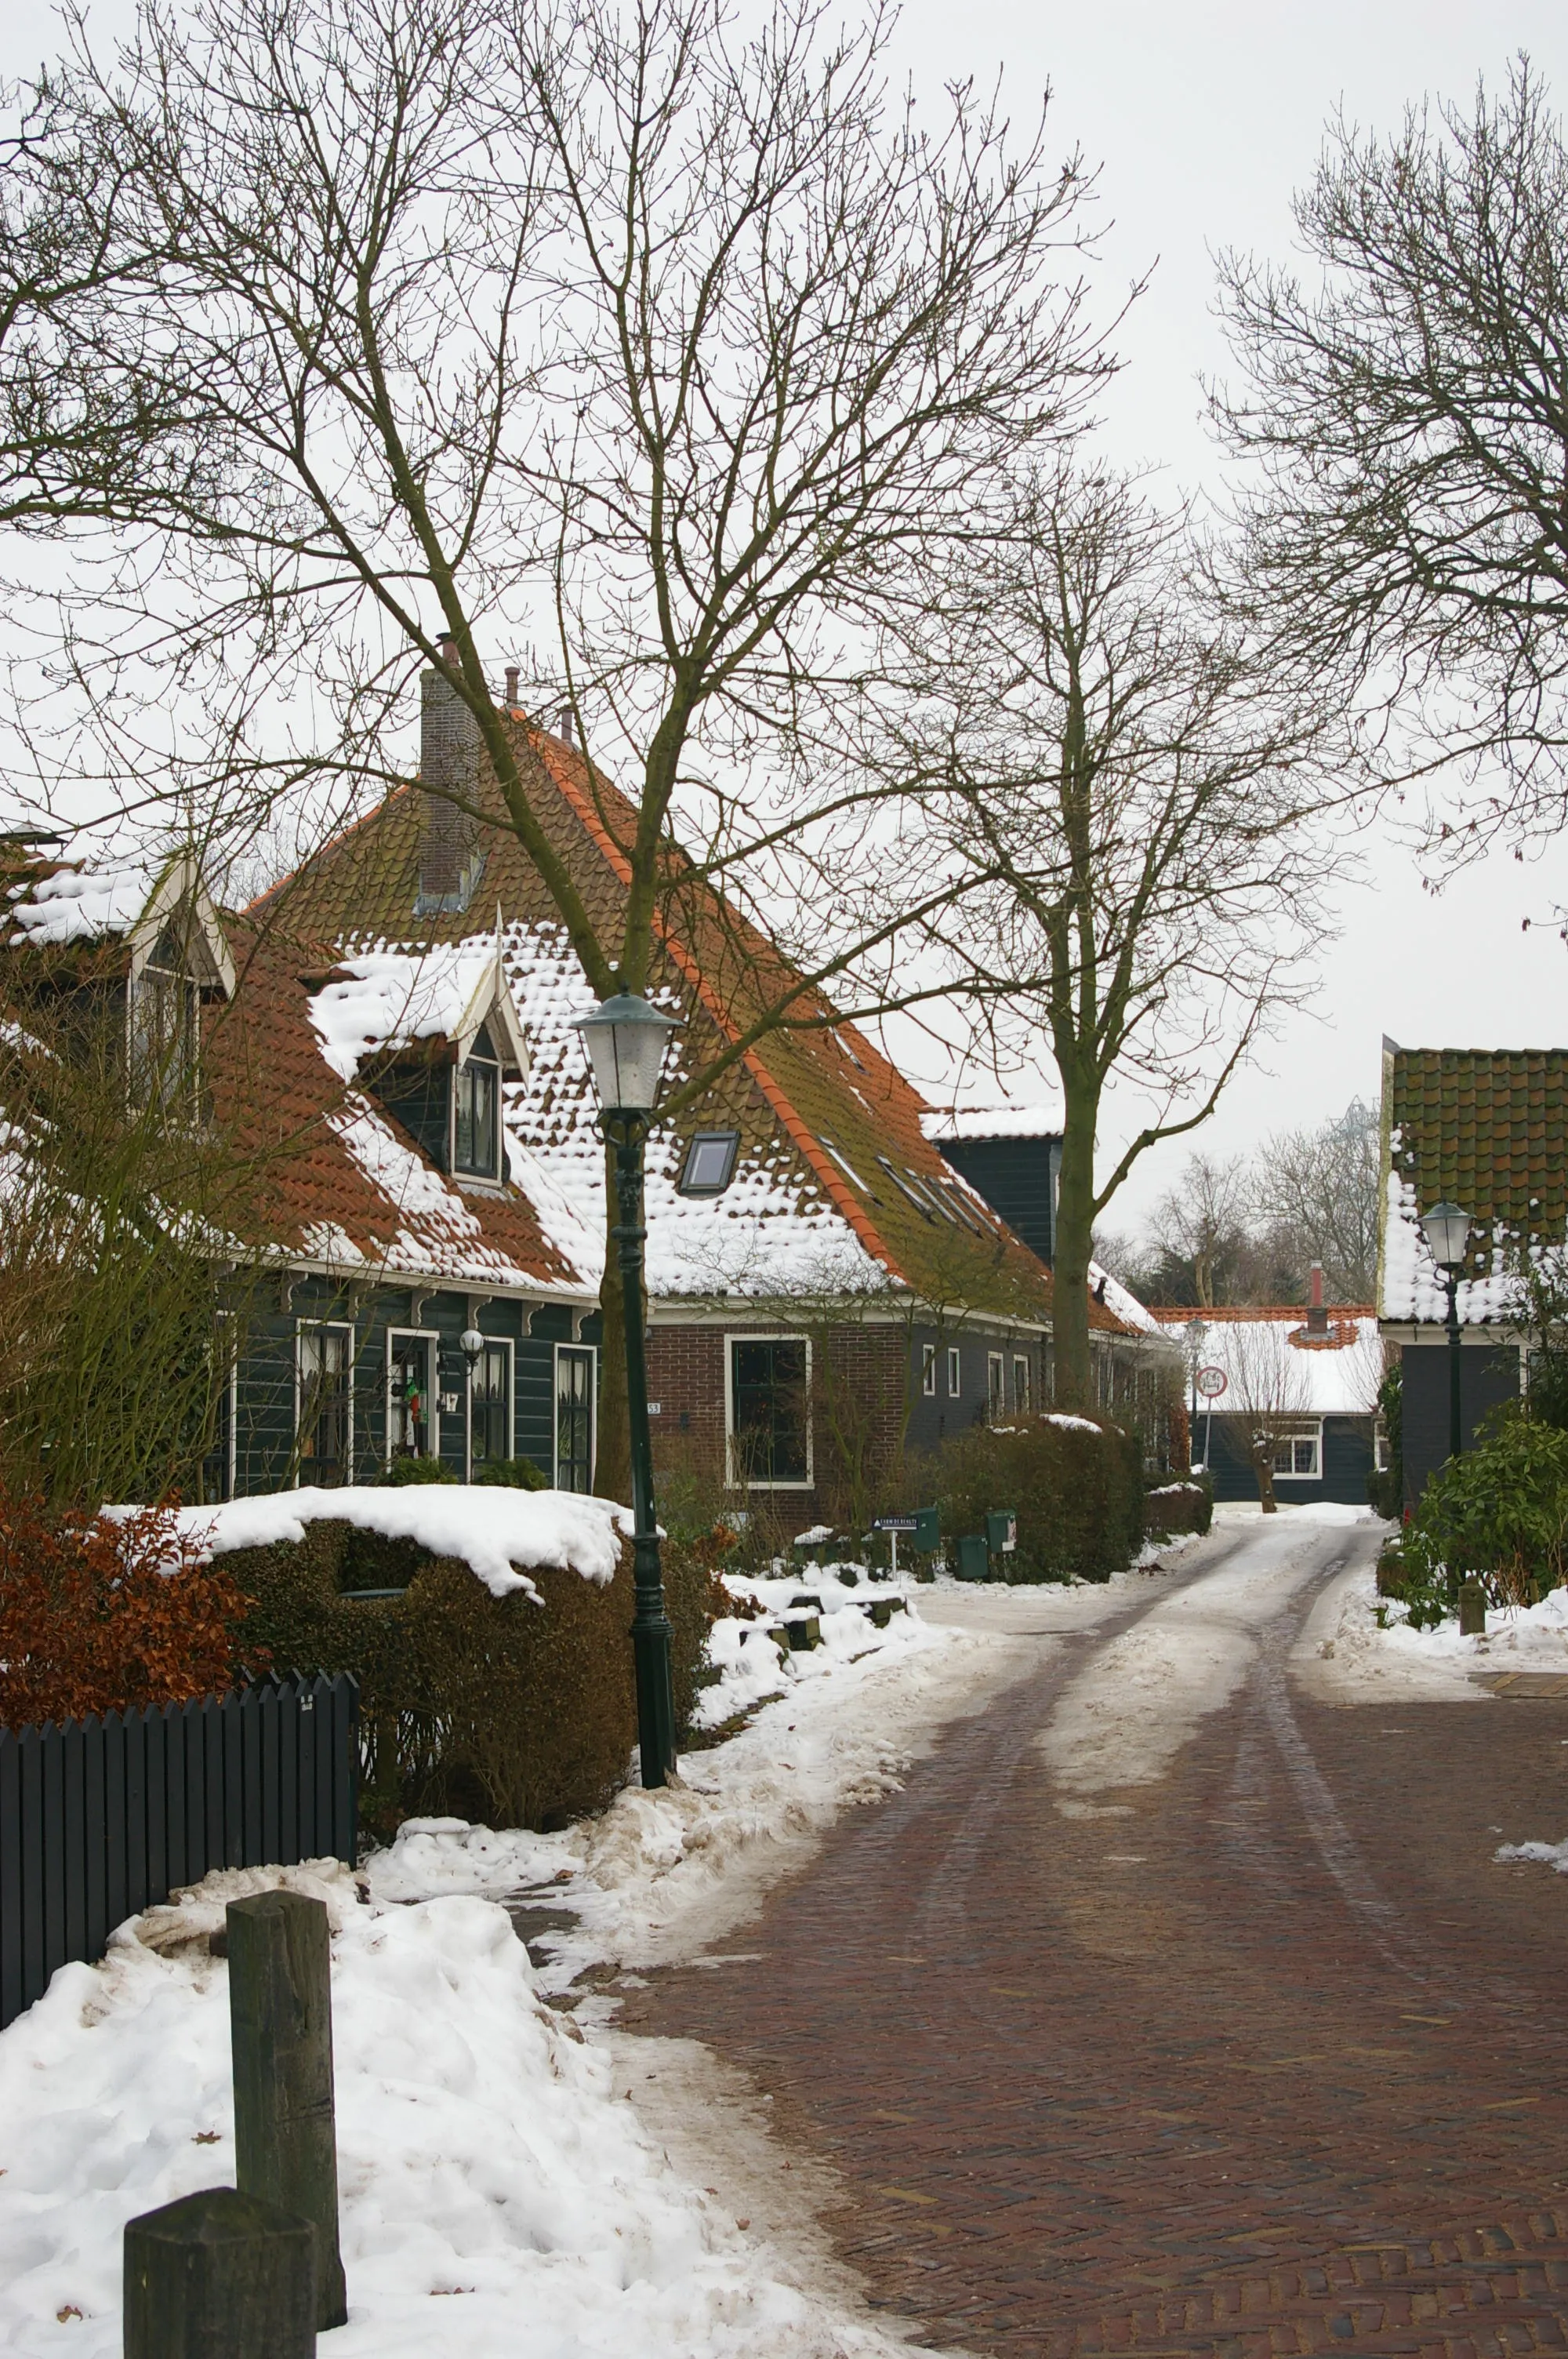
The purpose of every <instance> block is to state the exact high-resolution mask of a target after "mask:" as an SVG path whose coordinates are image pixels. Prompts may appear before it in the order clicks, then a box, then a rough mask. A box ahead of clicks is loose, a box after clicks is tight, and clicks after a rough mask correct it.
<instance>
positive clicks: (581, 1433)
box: [556, 1343, 599, 1491]
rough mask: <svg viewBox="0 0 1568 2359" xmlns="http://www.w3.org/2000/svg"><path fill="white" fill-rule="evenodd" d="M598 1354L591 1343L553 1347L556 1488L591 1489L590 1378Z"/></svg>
mask: <svg viewBox="0 0 1568 2359" xmlns="http://www.w3.org/2000/svg"><path fill="white" fill-rule="evenodd" d="M598 1364H599V1353H598V1352H597V1351H596V1350H595V1348H594V1346H593V1345H592V1344H591V1343H557V1345H556V1488H557V1491H591V1490H592V1488H593V1442H594V1412H595V1405H596V1404H595V1396H596V1393H597V1389H598V1387H597V1386H596V1385H595V1383H594V1374H595V1370H596V1369H597V1366H598Z"/></svg>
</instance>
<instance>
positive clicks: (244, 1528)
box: [179, 1483, 632, 1599]
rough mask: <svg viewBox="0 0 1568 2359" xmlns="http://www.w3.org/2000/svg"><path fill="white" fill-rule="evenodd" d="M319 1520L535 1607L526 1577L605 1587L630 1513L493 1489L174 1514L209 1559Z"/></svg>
mask: <svg viewBox="0 0 1568 2359" xmlns="http://www.w3.org/2000/svg"><path fill="white" fill-rule="evenodd" d="M323 1519H330V1520H333V1521H336V1522H338V1523H346V1524H352V1525H354V1526H355V1527H356V1528H357V1529H358V1530H360V1531H362V1532H380V1533H382V1534H384V1537H385V1538H388V1539H399V1540H401V1539H407V1540H416V1541H417V1542H418V1543H419V1545H420V1547H421V1548H427V1549H430V1550H431V1552H432V1554H434V1555H436V1556H452V1557H458V1558H460V1559H461V1560H462V1561H463V1562H465V1563H466V1564H469V1565H471V1567H472V1568H473V1570H474V1571H475V1572H476V1573H477V1574H478V1575H479V1577H480V1579H481V1581H482V1582H483V1583H484V1585H485V1587H486V1588H487V1589H488V1590H489V1591H490V1592H491V1593H492V1596H495V1597H504V1596H506V1595H507V1594H508V1593H509V1592H510V1591H512V1590H514V1589H521V1590H524V1591H525V1592H526V1593H527V1594H528V1595H529V1596H530V1597H532V1598H535V1599H537V1597H538V1594H539V1593H538V1590H537V1589H536V1588H535V1585H534V1583H533V1582H531V1581H530V1580H529V1579H528V1577H527V1573H528V1571H539V1570H541V1569H548V1570H551V1571H560V1572H579V1573H581V1575H582V1577H583V1579H584V1580H585V1581H593V1582H599V1583H600V1585H601V1586H602V1584H603V1583H605V1582H609V1581H611V1580H612V1579H613V1577H614V1573H615V1568H616V1565H617V1563H618V1562H619V1560H620V1552H621V1538H620V1536H621V1534H622V1533H623V1532H630V1530H631V1528H632V1515H631V1510H630V1509H629V1508H626V1507H618V1506H615V1505H614V1504H613V1502H612V1501H611V1500H609V1499H592V1498H589V1497H587V1496H585V1495H583V1494H582V1493H581V1492H578V1491H514V1490H511V1489H509V1488H507V1487H506V1486H505V1485H503V1484H463V1483H410V1484H404V1485H401V1486H398V1487H391V1486H389V1487H387V1488H386V1489H384V1490H382V1489H374V1488H371V1487H366V1488H364V1489H361V1488H358V1487H356V1486H348V1485H345V1487H344V1488H343V1489H342V1490H341V1491H323V1490H318V1489H314V1488H310V1487H307V1488H305V1489H302V1490H298V1491H275V1492H272V1493H270V1494H268V1495H266V1496H265V1497H264V1498H255V1499H230V1500H228V1501H227V1502H225V1504H224V1505H222V1506H216V1507H182V1508H181V1509H180V1510H179V1522H180V1526H181V1528H182V1529H183V1530H185V1531H188V1532H190V1533H193V1534H195V1535H196V1536H197V1537H198V1538H200V1539H202V1540H203V1541H204V1542H205V1544H206V1547H207V1549H208V1551H209V1553H210V1554H211V1555H213V1556H222V1555H224V1554H226V1553H227V1551H228V1550H229V1549H242V1548H265V1547H267V1546H269V1545H270V1544H271V1543H272V1542H273V1541H275V1540H302V1539H303V1538H304V1537H305V1527H306V1525H307V1524H310V1523H318V1522H320V1521H321V1520H323ZM520 1567H522V1568H524V1570H521V1571H520V1570H519V1569H518V1568H520Z"/></svg>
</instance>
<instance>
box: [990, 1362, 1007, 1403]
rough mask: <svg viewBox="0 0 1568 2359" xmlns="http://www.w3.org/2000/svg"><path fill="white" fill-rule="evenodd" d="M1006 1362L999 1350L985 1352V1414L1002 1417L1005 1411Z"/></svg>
mask: <svg viewBox="0 0 1568 2359" xmlns="http://www.w3.org/2000/svg"><path fill="white" fill-rule="evenodd" d="M1006 1370H1007V1362H1006V1360H1005V1359H1004V1358H1003V1356H1002V1354H1001V1353H1000V1352H988V1353H986V1414H987V1416H988V1417H1003V1416H1005V1415H1006V1413H1007V1375H1006Z"/></svg>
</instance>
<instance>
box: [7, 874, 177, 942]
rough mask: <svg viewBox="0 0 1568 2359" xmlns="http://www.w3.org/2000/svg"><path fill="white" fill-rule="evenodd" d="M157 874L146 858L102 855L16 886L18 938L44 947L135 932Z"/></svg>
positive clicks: (14, 901) (14, 908) (13, 905)
mask: <svg viewBox="0 0 1568 2359" xmlns="http://www.w3.org/2000/svg"><path fill="white" fill-rule="evenodd" d="M155 874H156V871H155V868H154V866H153V865H152V864H150V863H149V862H148V861H147V860H146V858H134V859H127V860H121V861H110V860H102V861H95V862H92V863H91V864H83V865H82V866H81V867H72V868H57V869H56V870H55V871H54V873H53V875H49V876H41V877H38V879H37V880H36V881H35V880H29V881H28V882H27V883H26V884H23V885H18V886H13V887H12V903H11V916H12V918H13V919H14V920H15V923H16V929H17V932H16V938H15V939H18V940H21V941H23V942H26V943H31V944H33V945H35V946H37V947H38V948H40V949H41V948H42V947H43V946H45V945H46V944H52V943H56V942H85V941H99V940H103V938H104V936H106V935H111V934H126V933H129V932H130V930H131V928H132V927H133V926H134V925H135V922H136V920H137V919H138V918H139V917H140V916H141V914H142V911H143V910H144V909H145V908H146V905H147V900H148V897H149V896H150V894H151V892H152V889H153V883H154V877H155Z"/></svg>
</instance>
